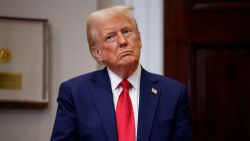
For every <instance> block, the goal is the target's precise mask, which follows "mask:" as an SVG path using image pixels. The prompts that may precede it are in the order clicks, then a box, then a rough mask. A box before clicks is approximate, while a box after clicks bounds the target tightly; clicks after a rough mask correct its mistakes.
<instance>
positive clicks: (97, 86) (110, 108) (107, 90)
mask: <svg viewBox="0 0 250 141" xmlns="http://www.w3.org/2000/svg"><path fill="white" fill-rule="evenodd" d="M92 82H93V85H91V87H90V91H91V95H92V97H93V100H94V102H95V105H96V109H97V111H98V113H99V115H100V118H101V121H102V124H103V127H104V130H105V133H106V134H107V137H108V140H109V141H117V130H116V120H115V109H114V102H113V96H112V90H111V86H110V80H109V77H108V73H107V70H106V69H104V70H102V71H101V72H100V73H97V75H96V76H95V77H94V78H93V79H92Z"/></svg>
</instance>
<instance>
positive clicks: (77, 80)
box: [62, 70, 101, 86]
mask: <svg viewBox="0 0 250 141" xmlns="http://www.w3.org/2000/svg"><path fill="white" fill-rule="evenodd" d="M99 73H101V70H98V71H93V72H89V73H86V74H82V75H79V76H76V77H73V78H71V79H69V80H66V81H64V82H62V85H76V86H77V85H79V84H81V85H83V84H84V83H88V82H89V81H91V79H92V78H93V77H94V76H95V75H97V74H99Z"/></svg>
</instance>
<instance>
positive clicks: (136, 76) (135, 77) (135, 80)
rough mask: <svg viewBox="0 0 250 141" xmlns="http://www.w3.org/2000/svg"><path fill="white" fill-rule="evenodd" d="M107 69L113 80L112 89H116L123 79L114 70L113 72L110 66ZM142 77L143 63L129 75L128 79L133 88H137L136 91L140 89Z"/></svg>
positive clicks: (111, 80)
mask: <svg viewBox="0 0 250 141" xmlns="http://www.w3.org/2000/svg"><path fill="white" fill-rule="evenodd" d="M107 70H108V75H109V78H110V82H111V88H112V91H114V90H115V89H116V88H117V86H118V85H119V83H120V82H121V81H122V78H121V77H119V76H118V75H117V74H115V73H114V72H112V71H111V70H110V69H109V68H107ZM140 79H141V65H138V67H137V69H136V70H135V71H134V73H133V74H132V75H131V76H129V77H128V79H127V80H128V81H129V82H130V83H131V85H132V86H133V88H135V89H136V91H139V88H140Z"/></svg>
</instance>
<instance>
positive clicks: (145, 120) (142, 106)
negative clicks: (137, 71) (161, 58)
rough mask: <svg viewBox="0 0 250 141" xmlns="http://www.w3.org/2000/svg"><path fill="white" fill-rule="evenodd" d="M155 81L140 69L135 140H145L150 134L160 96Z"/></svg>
mask: <svg viewBox="0 0 250 141" xmlns="http://www.w3.org/2000/svg"><path fill="white" fill-rule="evenodd" d="M156 83H157V79H154V78H152V75H151V74H150V73H148V72H146V71H145V70H144V69H142V73H141V84H140V85H141V86H140V87H141V88H140V102H139V117H138V133H137V141H147V140H148V139H149V136H150V132H151V128H152V124H153V121H154V116H155V113H156V109H157V105H158V99H159V96H160V91H159V89H157V87H156V85H155V84H156Z"/></svg>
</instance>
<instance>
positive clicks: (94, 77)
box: [51, 6, 192, 141]
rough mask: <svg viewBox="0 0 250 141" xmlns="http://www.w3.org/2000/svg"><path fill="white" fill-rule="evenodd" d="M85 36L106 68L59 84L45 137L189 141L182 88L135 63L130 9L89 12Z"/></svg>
mask: <svg viewBox="0 0 250 141" xmlns="http://www.w3.org/2000/svg"><path fill="white" fill-rule="evenodd" d="M87 36H88V43H89V48H90V52H91V54H92V56H93V57H94V58H95V59H96V60H97V61H98V62H99V63H102V64H104V65H105V66H106V67H105V68H104V69H103V70H99V71H95V72H91V73H88V74H84V75H81V76H78V77H76V78H73V79H71V80H68V81H66V82H64V83H62V84H61V86H60V90H59V96H58V100H57V101H58V110H57V115H56V119H55V124H54V129H53V133H52V136H51V141H191V140H192V135H191V132H192V131H191V123H190V112H189V107H188V95H187V90H186V87H185V86H184V85H183V84H181V83H179V82H177V81H175V80H172V79H170V78H167V77H164V76H160V75H156V74H153V73H150V72H147V71H146V70H144V69H143V68H142V66H141V65H140V63H139V58H140V50H141V38H140V33H139V31H138V28H137V24H136V21H135V18H134V16H133V7H131V6H115V7H111V8H107V9H103V10H99V11H96V12H94V13H92V14H91V15H90V16H89V18H88V21H87Z"/></svg>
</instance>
